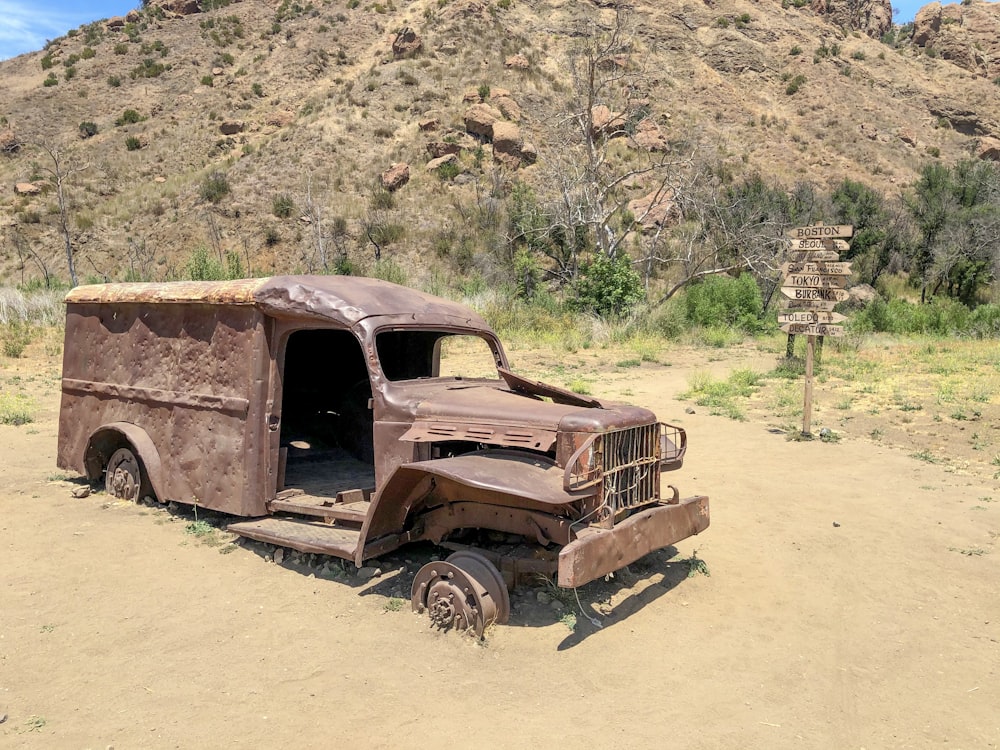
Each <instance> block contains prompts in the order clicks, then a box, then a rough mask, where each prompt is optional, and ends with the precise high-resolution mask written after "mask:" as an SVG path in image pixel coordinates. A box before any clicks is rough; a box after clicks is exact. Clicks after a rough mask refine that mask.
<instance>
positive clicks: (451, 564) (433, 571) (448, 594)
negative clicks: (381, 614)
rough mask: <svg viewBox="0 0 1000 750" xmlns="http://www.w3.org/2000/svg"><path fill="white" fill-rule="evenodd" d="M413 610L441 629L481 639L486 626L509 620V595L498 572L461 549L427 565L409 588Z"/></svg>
mask: <svg viewBox="0 0 1000 750" xmlns="http://www.w3.org/2000/svg"><path fill="white" fill-rule="evenodd" d="M410 602H411V603H412V605H413V611H414V612H417V613H420V612H425V611H426V612H427V614H428V615H429V616H430V618H431V622H433V623H434V624H435V625H437V626H438V627H439V628H442V629H449V628H455V629H456V630H463V631H465V632H467V633H469V634H470V635H472V634H475V635H476V636H477V637H479V638H482V636H483V632H484V631H485V630H486V628H487V626H489V625H492V624H493V623H495V622H497V623H505V622H507V620H508V619H509V618H510V596H509V595H508V594H507V586H506V585H505V584H504V582H503V576H501V575H500V571H499V570H497V569H496V567H494V565H493V563H491V562H490V561H489V560H487V559H486V558H485V557H483V555H481V554H480V553H478V552H474V551H472V550H462V551H461V552H456V553H455V554H453V555H451V556H450V557H449V558H448V559H447V560H438V561H435V562H431V563H427V564H426V565H425V566H424V567H422V568H421V569H420V570H419V571H417V575H416V577H415V578H414V579H413V587H412V588H411V589H410Z"/></svg>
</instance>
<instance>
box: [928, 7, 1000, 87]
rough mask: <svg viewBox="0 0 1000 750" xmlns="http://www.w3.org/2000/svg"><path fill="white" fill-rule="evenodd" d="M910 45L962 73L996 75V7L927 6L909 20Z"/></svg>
mask: <svg viewBox="0 0 1000 750" xmlns="http://www.w3.org/2000/svg"><path fill="white" fill-rule="evenodd" d="M913 44H914V45H915V46H917V47H922V48H924V49H927V50H930V49H933V50H934V51H935V54H937V55H938V56H939V57H942V58H944V59H945V60H948V61H949V62H952V63H954V64H955V65H958V66H959V67H961V68H964V69H965V70H969V71H972V72H974V73H980V74H982V75H985V76H988V77H990V78H994V77H996V76H997V75H1000V5H997V4H996V3H982V2H972V3H970V4H968V5H966V4H964V3H963V4H957V3H949V4H948V5H941V3H936V2H935V3H930V4H928V5H925V6H924V7H923V8H921V9H920V10H919V11H918V12H917V15H916V18H914V20H913Z"/></svg>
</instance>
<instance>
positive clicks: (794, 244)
mask: <svg viewBox="0 0 1000 750" xmlns="http://www.w3.org/2000/svg"><path fill="white" fill-rule="evenodd" d="M850 247H851V246H850V245H849V244H848V243H847V241H846V240H824V239H822V238H808V237H806V238H803V239H797V240H788V249H789V250H797V251H805V250H848V249H850Z"/></svg>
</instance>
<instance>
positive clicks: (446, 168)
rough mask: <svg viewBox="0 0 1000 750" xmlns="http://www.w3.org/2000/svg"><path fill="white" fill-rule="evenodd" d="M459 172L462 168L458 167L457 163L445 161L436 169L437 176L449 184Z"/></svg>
mask: <svg viewBox="0 0 1000 750" xmlns="http://www.w3.org/2000/svg"><path fill="white" fill-rule="evenodd" d="M461 171H462V168H461V167H460V166H459V164H458V162H457V161H446V162H445V163H444V164H442V165H441V166H439V167H438V168H437V176H438V177H440V178H441V179H442V180H444V181H445V182H450V181H451V180H453V179H455V178H456V177H458V175H459V173H460V172H461Z"/></svg>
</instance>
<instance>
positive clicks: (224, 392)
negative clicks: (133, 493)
mask: <svg viewBox="0 0 1000 750" xmlns="http://www.w3.org/2000/svg"><path fill="white" fill-rule="evenodd" d="M261 318H262V316H261V314H260V312H259V311H258V310H256V309H254V308H252V307H241V306H234V305H217V306H212V305H203V304H186V305H185V304H178V305H155V306H153V305H141V304H133V303H124V304H96V303H83V304H76V303H72V302H71V303H70V304H69V306H68V308H67V317H66V340H67V346H66V348H65V354H64V360H63V378H64V387H63V395H62V410H61V413H60V424H59V451H58V461H59V465H60V466H62V467H64V468H72V469H75V470H77V471H84V469H85V467H84V465H83V457H84V453H85V451H86V447H87V442H88V440H89V438H90V436H91V435H92V434H93V433H94V431H95V430H97V429H98V428H99V427H101V426H102V425H105V424H108V423H111V422H128V423H131V424H134V425H137V426H138V427H140V428H142V429H143V430H145V432H146V433H147V434H148V435H149V437H150V440H151V441H152V443H153V445H154V446H155V447H156V450H157V452H158V454H159V457H160V459H161V461H162V464H163V466H164V467H165V471H164V476H163V485H164V492H165V493H166V495H167V497H165V498H162V499H170V500H177V501H180V502H185V503H192V502H198V504H199V505H202V506H204V507H209V508H214V509H217V510H222V511H225V512H229V513H238V514H239V513H245V512H253V510H254V509H255V508H256V507H262V505H261V503H256V504H251V506H252V507H250V510H249V511H248V510H247V508H248V506H247V505H245V499H247V498H248V487H247V482H248V476H247V473H246V468H245V467H246V462H245V456H246V447H247V426H248V423H247V416H248V414H249V412H250V397H251V395H252V394H253V393H254V389H253V387H252V385H253V384H252V373H251V367H249V366H248V363H251V362H253V361H254V351H253V350H254V347H255V346H256V345H259V340H258V338H257V337H256V336H255V335H254V334H255V328H257V327H259V326H260V325H261ZM258 512H259V511H258Z"/></svg>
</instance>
